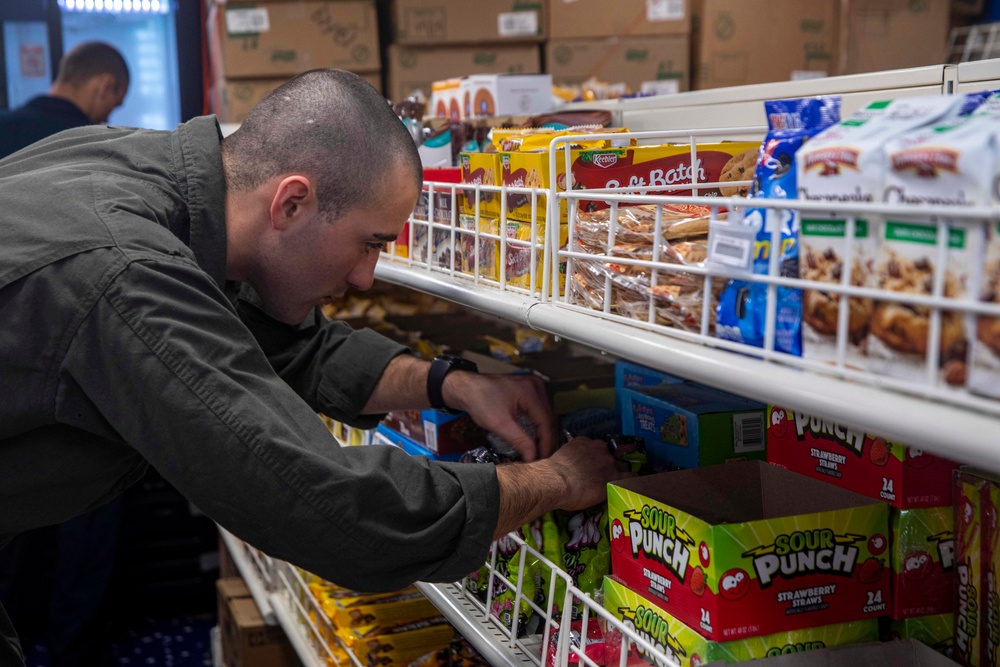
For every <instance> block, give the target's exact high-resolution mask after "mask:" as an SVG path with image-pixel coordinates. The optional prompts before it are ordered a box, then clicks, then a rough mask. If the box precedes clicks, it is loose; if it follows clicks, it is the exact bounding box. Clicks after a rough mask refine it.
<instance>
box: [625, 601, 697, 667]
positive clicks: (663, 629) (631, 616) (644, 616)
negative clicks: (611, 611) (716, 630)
mask: <svg viewBox="0 0 1000 667" xmlns="http://www.w3.org/2000/svg"><path fill="white" fill-rule="evenodd" d="M618 613H619V614H621V617H622V621H623V622H624V624H625V627H626V628H628V629H630V630H632V631H633V632H635V633H636V634H637V635H639V636H640V637H642V638H643V639H645V640H646V641H647V642H649V643H650V644H652V645H653V647H654V648H656V649H657V650H659V651H660V652H661V653H667V654H669V655H670V656H672V657H673V659H674V660H673V662H666V663H664V662H663V661H661V660H657V662H656V664H658V665H659V664H667V665H670V664H673V665H679V664H682V662H681V658H683V657H685V656H686V655H687V650H686V649H685V648H684V646H683V645H681V643H680V641H678V640H677V638H676V637H674V636H673V635H672V634H670V623H669V622H668V621H667V619H665V618H664V617H663V616H662V615H661V614H660V612H658V611H656V610H655V609H650V608H649V607H645V606H642V605H640V606H639V607H637V608H636V609H634V610H633V609H631V608H629V607H619V608H618ZM635 648H636V650H637V651H638V653H639V654H640V655H645V653H646V651H644V650H643V649H642V647H641V646H638V645H637V646H636V647H635Z"/></svg>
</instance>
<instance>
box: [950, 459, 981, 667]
mask: <svg viewBox="0 0 1000 667" xmlns="http://www.w3.org/2000/svg"><path fill="white" fill-rule="evenodd" d="M954 479H955V584H956V586H955V660H956V661H958V662H960V663H962V664H964V665H969V666H970V667H978V665H982V664H984V662H983V653H984V651H983V645H984V644H985V641H984V640H983V634H984V633H983V630H984V625H983V623H982V618H983V610H984V609H985V603H986V601H987V599H986V596H985V595H984V593H983V582H984V580H985V577H984V574H985V567H986V566H987V565H988V564H984V563H983V551H984V549H983V528H984V525H985V519H986V517H985V516H984V512H983V509H984V503H986V502H988V501H989V487H990V483H989V482H988V481H987V480H986V479H984V478H983V477H982V476H981V475H979V474H978V473H976V472H975V471H973V470H967V469H964V468H963V469H959V470H957V471H956V472H955V478H954Z"/></svg>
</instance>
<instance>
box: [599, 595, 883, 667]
mask: <svg viewBox="0 0 1000 667" xmlns="http://www.w3.org/2000/svg"><path fill="white" fill-rule="evenodd" d="M604 608H605V609H607V610H608V611H609V612H611V614H612V615H614V616H615V617H616V618H618V619H619V620H620V621H622V624H623V625H625V627H627V628H629V629H631V630H634V631H635V633H636V634H637V635H639V636H640V637H642V638H643V639H645V640H646V641H648V642H649V643H650V644H652V645H653V646H654V647H655V648H656V649H657V650H659V651H661V652H662V653H665V654H666V655H667V657H668V658H671V659H672V660H673V664H679V665H680V666H681V667H698V666H699V665H703V664H706V663H710V662H714V661H716V660H721V661H724V662H726V663H736V662H743V661H745V660H755V659H757V658H766V657H769V656H775V655H787V654H790V653H802V652H805V651H813V650H817V649H822V648H826V647H828V646H842V645H845V644H858V643H861V642H868V641H875V640H876V639H877V638H878V623H877V622H876V621H875V620H868V621H854V622H852V623H841V624H838V625H826V626H823V627H818V628H807V629H804V630H797V631H792V632H779V633H777V634H773V635H767V636H765V637H750V638H747V639H737V640H733V641H727V642H714V641H711V640H709V639H705V638H704V637H702V636H701V635H700V634H698V632H696V631H695V630H692V629H691V628H689V627H688V626H686V625H685V624H683V623H681V622H680V621H678V620H677V619H676V618H674V617H673V616H671V615H670V614H668V613H667V612H665V611H663V609H661V608H659V607H658V606H656V605H655V604H653V603H652V602H650V601H649V600H648V599H646V598H645V597H643V596H642V595H639V594H638V593H636V592H635V591H633V590H631V589H629V588H628V587H627V586H625V585H624V584H622V583H621V582H619V581H616V580H615V579H614V578H613V577H605V578H604ZM609 645H610V646H615V645H616V642H614V641H612V642H609ZM618 650H620V649H618ZM612 651H613V653H612V654H610V655H608V656H607V657H608V660H607V664H609V665H616V664H618V660H619V655H617V654H615V653H614V649H612ZM629 653H630V655H629V658H630V660H629V663H628V664H634V663H635V662H638V660H634V659H635V658H637V659H640V660H643V661H644V662H649V663H655V662H656V661H655V660H653V659H652V657H651V656H648V655H647V654H646V651H644V650H643V647H641V646H640V645H638V644H632V646H631V649H630V651H629Z"/></svg>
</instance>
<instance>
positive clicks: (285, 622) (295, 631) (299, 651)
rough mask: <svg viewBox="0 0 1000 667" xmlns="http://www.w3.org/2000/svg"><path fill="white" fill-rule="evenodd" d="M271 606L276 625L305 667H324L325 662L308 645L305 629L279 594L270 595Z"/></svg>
mask: <svg viewBox="0 0 1000 667" xmlns="http://www.w3.org/2000/svg"><path fill="white" fill-rule="evenodd" d="M271 606H272V608H273V609H274V615H275V616H276V617H277V620H278V624H279V625H280V626H281V628H282V629H283V630H284V631H285V635H286V636H287V637H288V641H289V642H290V643H291V645H292V648H294V649H295V654H296V655H297V656H299V660H301V661H302V664H303V665H304V666H305V667H326V664H327V663H326V661H325V660H323V659H321V658H320V657H319V655H317V653H316V650H315V649H314V648H313V647H312V645H311V644H310V643H309V638H308V637H307V636H306V634H305V632H306V630H305V628H304V627H303V626H302V624H301V623H299V622H297V621H296V620H295V614H294V613H293V612H292V610H291V609H290V608H289V606H288V603H287V601H286V600H285V598H284V596H282V595H281V594H273V595H271Z"/></svg>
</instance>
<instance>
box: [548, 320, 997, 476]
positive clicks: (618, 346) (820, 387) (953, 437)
mask: <svg viewBox="0 0 1000 667" xmlns="http://www.w3.org/2000/svg"><path fill="white" fill-rule="evenodd" d="M529 320H530V321H529V322H528V324H529V326H531V327H533V328H535V329H541V330H543V331H548V332H550V333H553V334H557V335H560V336H564V337H566V338H569V339H571V340H575V341H578V342H581V343H584V344H587V345H591V346H595V347H597V348H599V349H601V350H605V351H607V352H609V353H610V354H612V355H614V356H618V357H621V358H624V359H630V360H633V361H635V362H637V363H641V364H644V365H646V366H650V367H652V368H658V369H660V370H662V371H665V372H667V373H674V374H676V375H679V376H681V377H684V378H686V379H690V380H694V381H695V382H701V383H703V384H707V385H710V386H713V387H717V388H719V389H722V390H724V391H730V392H733V393H736V394H740V395H743V396H746V397H748V398H751V399H754V400H759V401H761V402H768V403H771V404H774V405H780V406H782V407H784V408H788V409H792V410H797V411H798V410H800V411H802V412H805V413H808V414H811V415H816V416H819V417H823V418H826V419H829V420H832V421H836V422H838V423H840V424H843V425H846V426H852V427H854V428H857V429H860V430H865V431H869V432H875V433H879V434H880V435H883V436H884V437H888V438H892V439H896V440H898V441H900V442H903V443H906V444H907V445H910V446H913V447H919V448H923V449H925V450H927V451H929V452H933V453H934V454H938V455H940V456H944V457H947V458H949V459H952V460H956V461H960V462H968V461H976V462H977V465H981V466H984V467H987V468H990V469H992V470H994V471H1000V448H998V447H997V446H996V434H997V429H998V426H1000V420H997V419H996V417H993V416H989V415H986V414H983V413H980V412H978V411H975V410H972V409H967V408H962V407H959V406H955V405H950V404H946V403H939V402H935V401H933V400H931V399H927V398H922V397H919V396H915V395H914V396H910V395H906V394H899V393H896V392H892V391H888V390H884V389H879V388H878V387H872V386H868V385H864V384H861V383H858V382H853V381H850V380H844V379H840V378H836V377H832V376H825V375H818V374H816V373H810V372H807V371H802V370H800V369H796V368H792V367H789V366H782V365H780V364H777V363H774V362H765V361H761V360H759V359H753V358H751V357H745V356H742V355H740V354H736V353H732V352H728V351H724V350H717V349H714V348H710V347H705V346H703V345H699V344H695V343H689V342H687V341H682V340H678V339H674V338H669V337H666V336H663V335H662V334H656V333H652V332H647V331H644V330H641V329H634V328H632V327H628V326H624V325H621V324H618V323H615V322H606V321H601V320H597V319H596V318H593V317H590V316H588V315H584V314H581V313H575V312H572V311H568V310H566V309H562V308H558V307H555V306H552V305H538V306H536V307H535V308H533V309H532V310H531V312H530V317H529Z"/></svg>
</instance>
